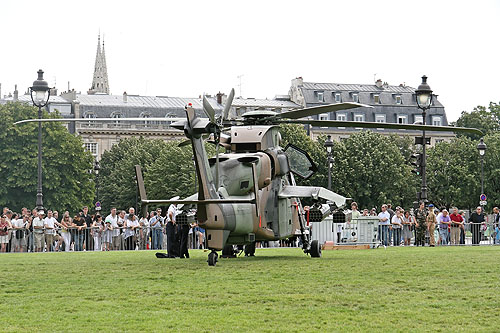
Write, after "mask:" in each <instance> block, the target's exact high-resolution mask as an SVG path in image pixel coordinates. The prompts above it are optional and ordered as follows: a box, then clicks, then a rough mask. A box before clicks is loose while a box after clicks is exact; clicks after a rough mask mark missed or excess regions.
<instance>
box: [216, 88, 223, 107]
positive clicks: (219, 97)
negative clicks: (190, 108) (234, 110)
mask: <svg viewBox="0 0 500 333" xmlns="http://www.w3.org/2000/svg"><path fill="white" fill-rule="evenodd" d="M222 95H223V93H221V92H220V91H219V92H218V93H217V95H216V96H217V103H218V104H222Z"/></svg>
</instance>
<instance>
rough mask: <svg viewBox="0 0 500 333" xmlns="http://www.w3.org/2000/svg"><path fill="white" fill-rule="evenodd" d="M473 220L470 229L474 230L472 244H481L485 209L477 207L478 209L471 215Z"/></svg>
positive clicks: (470, 220)
mask: <svg viewBox="0 0 500 333" xmlns="http://www.w3.org/2000/svg"><path fill="white" fill-rule="evenodd" d="M469 222H471V223H472V224H471V226H470V230H471V232H472V245H479V243H480V242H481V224H482V223H483V222H484V214H483V209H482V208H481V207H477V208H476V211H475V212H474V213H472V214H471V215H470V217H469Z"/></svg>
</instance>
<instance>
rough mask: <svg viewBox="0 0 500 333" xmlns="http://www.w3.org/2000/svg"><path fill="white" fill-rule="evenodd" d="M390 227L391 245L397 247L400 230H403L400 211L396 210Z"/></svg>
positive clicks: (399, 239)
mask: <svg viewBox="0 0 500 333" xmlns="http://www.w3.org/2000/svg"><path fill="white" fill-rule="evenodd" d="M391 227H392V245H393V246H399V245H400V244H401V230H402V229H403V217H402V215H401V210H399V209H397V210H396V214H394V216H393V217H392V220H391Z"/></svg>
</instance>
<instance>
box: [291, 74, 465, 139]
mask: <svg viewBox="0 0 500 333" xmlns="http://www.w3.org/2000/svg"><path fill="white" fill-rule="evenodd" d="M289 96H290V100H291V101H293V102H295V103H297V104H299V105H300V106H302V107H312V106H319V105H327V104H334V103H342V102H356V103H362V104H366V105H370V106H371V107H370V108H368V107H361V108H355V109H350V110H345V111H337V112H329V113H324V114H320V115H316V116H314V118H315V119H318V120H341V121H369V122H380V123H386V122H387V123H399V124H413V123H422V121H423V119H422V112H421V110H420V109H418V108H417V103H416V101H415V88H412V87H409V86H406V85H404V84H400V85H397V86H392V85H389V84H387V83H384V82H382V80H377V81H376V82H375V84H342V83H317V82H304V80H303V78H301V77H298V78H296V79H293V80H292V84H291V87H290V91H289ZM426 124H428V125H434V126H447V125H448V120H447V118H446V113H445V110H444V106H443V105H442V104H441V103H440V102H439V100H438V99H437V95H433V102H432V106H431V108H430V110H428V111H427V117H426ZM359 130H361V129H359V128H342V127H338V128H334V127H329V128H320V127H318V128H312V130H311V135H312V136H313V138H316V137H317V136H319V135H321V134H330V135H331V136H332V138H333V139H335V140H337V141H338V140H341V139H343V138H346V137H348V136H349V135H350V134H351V133H353V132H354V131H359ZM375 131H376V132H379V133H382V134H394V133H396V134H398V135H409V136H419V135H421V132H420V131H408V130H388V129H376V130H375ZM428 136H430V137H431V145H434V144H435V143H437V142H440V141H443V140H446V141H449V140H451V138H453V137H454V136H455V135H454V134H453V133H451V132H450V133H445V132H432V131H429V132H428Z"/></svg>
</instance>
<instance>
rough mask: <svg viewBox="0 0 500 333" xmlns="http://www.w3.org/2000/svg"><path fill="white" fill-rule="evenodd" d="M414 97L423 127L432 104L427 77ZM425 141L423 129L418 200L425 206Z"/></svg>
mask: <svg viewBox="0 0 500 333" xmlns="http://www.w3.org/2000/svg"><path fill="white" fill-rule="evenodd" d="M415 97H416V100H417V106H418V108H419V109H420V110H422V124H423V125H425V122H426V117H427V110H429V109H430V108H431V104H432V90H431V87H429V85H428V84H427V76H425V75H424V76H422V83H420V85H419V86H418V88H417V90H415ZM426 145H427V143H426V140H425V129H423V130H422V160H421V168H420V169H421V171H422V188H421V189H420V200H422V201H423V202H424V203H425V204H427V175H426V173H425V171H426V165H427V156H426V153H425V151H426Z"/></svg>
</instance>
